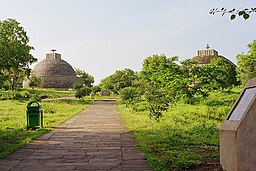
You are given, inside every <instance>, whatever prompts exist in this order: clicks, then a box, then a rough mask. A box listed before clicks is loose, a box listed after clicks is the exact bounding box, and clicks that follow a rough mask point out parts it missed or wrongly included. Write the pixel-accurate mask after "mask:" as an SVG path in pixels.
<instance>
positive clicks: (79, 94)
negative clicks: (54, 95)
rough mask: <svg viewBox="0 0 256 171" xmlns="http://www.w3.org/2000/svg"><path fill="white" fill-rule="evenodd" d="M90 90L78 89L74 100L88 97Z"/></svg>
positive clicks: (86, 88)
mask: <svg viewBox="0 0 256 171" xmlns="http://www.w3.org/2000/svg"><path fill="white" fill-rule="evenodd" d="M91 91H92V90H91V88H90V87H83V88H80V89H78V90H77V91H76V95H75V96H76V98H79V99H80V98H82V97H84V96H88V95H90V93H91Z"/></svg>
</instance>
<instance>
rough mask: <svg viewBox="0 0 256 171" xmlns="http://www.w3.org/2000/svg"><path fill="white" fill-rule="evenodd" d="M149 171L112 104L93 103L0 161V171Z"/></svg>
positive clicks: (142, 155) (105, 102)
mask: <svg viewBox="0 0 256 171" xmlns="http://www.w3.org/2000/svg"><path fill="white" fill-rule="evenodd" d="M7 170H8V171H23V170H24V171H28V170H29V171H41V170H44V171H48V170H49V171H53V170H54V171H58V170H60V171H67V170H78V171H79V170H81V171H82V170H85V171H86V170H90V171H93V170H116V171H118V170H122V171H126V170H127V171H130V170H134V171H146V170H151V168H150V167H149V166H148V164H147V162H146V160H145V158H144V154H143V153H142V152H141V151H140V150H139V149H138V147H137V146H136V143H135V141H134V139H133V137H132V135H131V134H130V133H129V132H128V131H127V129H126V127H125V126H124V124H123V123H122V121H121V119H120V117H119V115H118V113H117V111H116V109H115V101H97V102H94V103H93V104H92V105H90V106H89V107H88V108H87V109H85V110H84V111H82V112H81V113H79V114H78V115H76V116H75V117H73V118H71V119H69V120H68V121H66V122H65V123H63V124H61V125H60V126H59V127H57V128H55V129H54V130H53V131H51V132H49V133H47V134H45V135H43V136H42V137H40V138H38V139H36V140H34V141H32V142H31V143H29V144H27V145H26V146H25V147H24V148H22V149H19V150H17V151H16V152H14V153H12V154H10V155H9V156H7V157H6V158H5V159H0V171H7Z"/></svg>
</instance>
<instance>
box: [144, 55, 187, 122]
mask: <svg viewBox="0 0 256 171" xmlns="http://www.w3.org/2000/svg"><path fill="white" fill-rule="evenodd" d="M177 60H178V57H176V56H175V57H171V58H167V57H166V56H165V55H153V56H149V57H147V58H146V59H145V60H144V62H143V65H142V70H141V72H140V75H141V78H142V79H143V80H144V81H145V83H146V93H145V95H146V99H147V101H148V103H149V111H150V116H151V117H152V118H155V119H156V120H159V119H160V118H161V116H162V112H163V111H166V110H167V108H168V106H169V103H174V101H175V100H176V97H177V96H176V95H177V91H176V90H177V87H178V85H180V84H179V83H180V81H181V80H182V79H183V77H182V70H181V67H180V66H179V65H178V64H177V63H176V62H177Z"/></svg>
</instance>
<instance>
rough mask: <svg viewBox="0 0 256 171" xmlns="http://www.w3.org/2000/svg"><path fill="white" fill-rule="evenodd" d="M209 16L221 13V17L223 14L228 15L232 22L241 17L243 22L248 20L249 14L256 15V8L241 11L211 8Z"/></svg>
mask: <svg viewBox="0 0 256 171" xmlns="http://www.w3.org/2000/svg"><path fill="white" fill-rule="evenodd" d="M209 13H210V14H212V15H214V14H215V13H222V16H224V15H225V14H230V19H231V20H234V19H235V18H236V17H237V16H239V17H243V18H244V19H245V20H247V19H248V18H250V15H251V13H256V8H245V9H242V10H239V9H235V8H233V9H231V10H228V9H226V8H224V7H223V8H221V9H219V8H213V9H211V10H210V12H209Z"/></svg>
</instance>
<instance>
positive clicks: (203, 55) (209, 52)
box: [192, 44, 235, 66]
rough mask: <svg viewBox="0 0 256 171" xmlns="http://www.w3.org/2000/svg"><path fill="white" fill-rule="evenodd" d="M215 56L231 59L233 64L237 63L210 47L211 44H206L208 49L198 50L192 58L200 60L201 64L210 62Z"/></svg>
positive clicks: (199, 63)
mask: <svg viewBox="0 0 256 171" xmlns="http://www.w3.org/2000/svg"><path fill="white" fill-rule="evenodd" d="M213 58H222V59H225V60H227V61H229V62H230V63H231V64H233V65H235V64H234V63H233V62H231V61H230V60H228V59H227V58H225V57H224V56H221V55H219V54H218V51H216V50H214V49H210V46H209V44H207V45H206V50H199V51H197V56H194V57H193V58H192V59H194V60H196V61H197V62H198V65H199V66H203V65H207V64H210V62H211V60H212V59H213Z"/></svg>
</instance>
